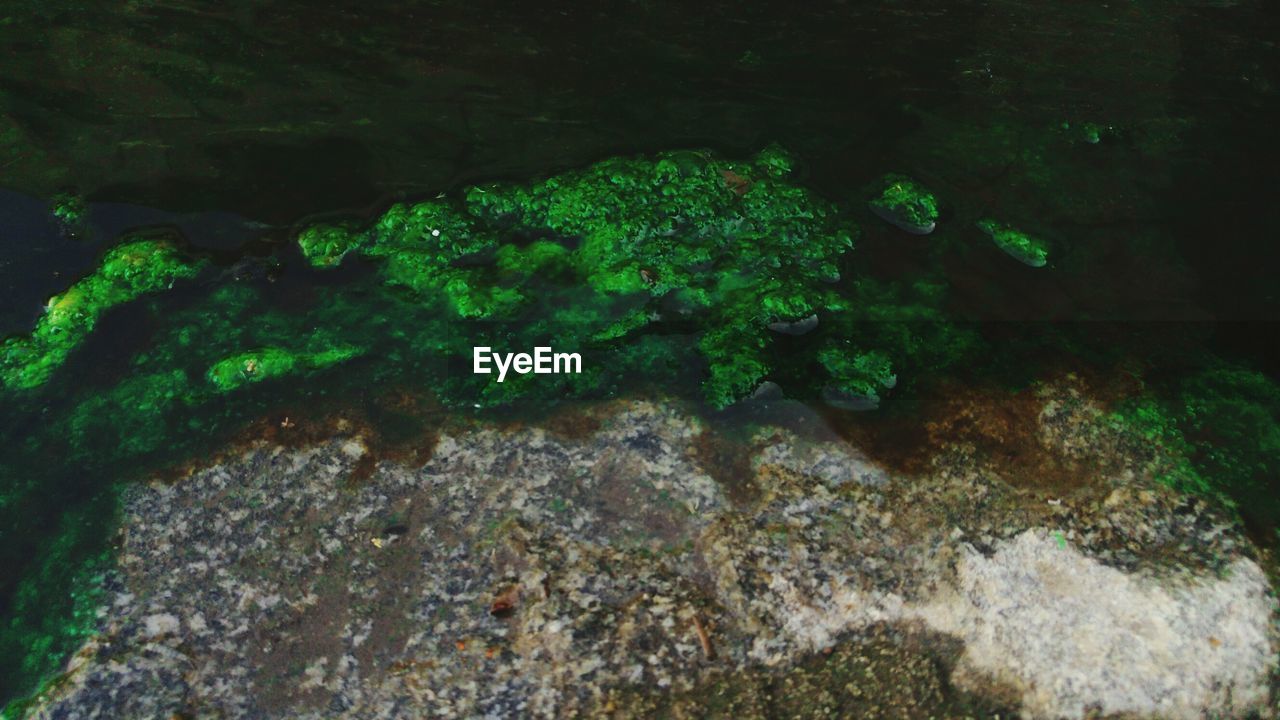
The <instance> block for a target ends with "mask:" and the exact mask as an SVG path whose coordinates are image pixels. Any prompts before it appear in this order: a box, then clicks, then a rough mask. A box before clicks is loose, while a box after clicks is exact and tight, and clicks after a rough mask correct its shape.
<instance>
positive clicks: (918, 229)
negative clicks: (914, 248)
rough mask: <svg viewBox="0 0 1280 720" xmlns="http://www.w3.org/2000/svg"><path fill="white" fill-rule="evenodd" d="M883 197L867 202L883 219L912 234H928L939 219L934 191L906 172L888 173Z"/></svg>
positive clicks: (872, 210)
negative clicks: (905, 173) (908, 175)
mask: <svg viewBox="0 0 1280 720" xmlns="http://www.w3.org/2000/svg"><path fill="white" fill-rule="evenodd" d="M883 182H884V184H885V188H884V190H883V191H882V192H881V193H880V196H879V197H877V198H876V199H874V200H872V201H870V202H868V203H867V206H868V207H870V208H871V212H873V213H875V214H876V215H877V216H878V217H879V218H880V219H882V220H884V221H886V222H888V223H890V224H892V225H893V226H894V227H897V228H898V229H900V230H905V231H907V232H909V233H911V234H912V235H928V234H929V233H931V232H933V229H934V227H936V225H937V222H938V201H937V199H936V198H934V196H933V193H931V192H929V191H928V190H926V189H925V188H924V187H923V186H921V185H920V184H919V183H917V182H915V181H914V180H912V179H911V178H908V177H906V176H905V175H886V176H885V177H884V180H883Z"/></svg>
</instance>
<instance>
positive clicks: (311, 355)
mask: <svg viewBox="0 0 1280 720" xmlns="http://www.w3.org/2000/svg"><path fill="white" fill-rule="evenodd" d="M359 354H360V349H359V348H356V347H349V346H337V347H331V348H328V349H326V350H321V351H319V352H291V351H289V350H285V349H283V348H278V347H268V348H259V349H256V350H250V351H247V352H242V353H238V354H236V355H234V356H232V357H229V358H225V359H223V360H219V361H218V362H217V363H215V364H214V366H213V367H211V368H209V372H208V373H207V374H206V377H207V378H208V379H209V382H211V383H213V385H214V387H216V388H217V389H218V391H219V392H229V391H231V390H235V389H236V388H239V387H241V386H242V385H245V384H247V383H254V382H261V381H263V380H267V379H270V378H276V377H283V376H286V375H291V374H294V373H297V372H301V371H304V370H319V369H322V368H326V367H329V366H331V365H337V364H338V363H342V362H345V361H347V360H350V359H351V358H353V357H356V356H358V355H359Z"/></svg>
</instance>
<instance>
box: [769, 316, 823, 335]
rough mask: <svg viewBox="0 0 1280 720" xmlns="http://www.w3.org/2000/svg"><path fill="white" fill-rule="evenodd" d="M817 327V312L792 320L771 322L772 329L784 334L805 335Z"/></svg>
mask: <svg viewBox="0 0 1280 720" xmlns="http://www.w3.org/2000/svg"><path fill="white" fill-rule="evenodd" d="M817 327H818V316H817V315H816V314H815V315H810V316H809V317H805V318H801V319H799V320H792V321H790V322H783V321H778V322H771V323H769V329H770V330H772V331H774V332H778V333H782V334H784V335H804V334H805V333H808V332H812V331H813V330H814V329H815V328H817Z"/></svg>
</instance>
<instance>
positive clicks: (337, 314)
mask: <svg viewBox="0 0 1280 720" xmlns="http://www.w3.org/2000/svg"><path fill="white" fill-rule="evenodd" d="M792 166H793V161H792V160H791V159H790V157H789V156H788V155H787V154H786V153H785V152H784V151H782V150H781V149H779V148H776V147H769V148H766V149H764V150H763V151H761V152H760V153H758V154H756V155H755V156H753V157H752V158H750V159H747V160H741V161H739V160H731V159H726V158H723V157H721V156H718V155H716V154H714V153H710V152H707V151H678V152H669V153H660V154H657V155H652V156H640V157H629V158H615V159H610V160H606V161H603V162H600V163H597V164H594V165H591V166H589V167H587V168H584V169H582V170H577V171H571V172H566V173H562V174H560V175H556V176H553V177H550V178H546V179H543V180H539V181H535V182H530V183H524V184H518V183H500V184H482V185H477V186H473V187H470V188H467V189H465V190H463V191H462V192H461V193H458V194H456V195H452V196H446V197H441V198H434V199H429V200H425V201H421V202H403V203H397V204H395V205H393V206H392V207H390V208H389V209H387V210H386V212H384V213H383V214H382V215H380V216H379V217H377V218H374V219H372V220H370V221H368V222H365V223H360V222H352V223H326V224H317V225H312V226H309V227H305V228H303V229H302V230H301V231H300V232H298V233H297V235H296V238H294V239H295V240H296V246H294V247H296V250H294V249H292V248H291V249H289V250H287V251H282V252H281V254H284V255H287V254H289V253H293V252H297V253H298V255H297V256H293V257H296V258H298V259H300V260H302V261H303V262H305V264H306V267H305V268H300V269H297V270H296V272H299V273H302V274H303V275H305V276H306V277H308V278H313V279H315V280H316V281H317V282H315V283H314V284H313V286H312V287H310V288H309V289H308V290H307V292H305V293H300V295H299V297H293V296H289V297H284V295H286V294H283V293H273V292H272V290H271V282H272V280H271V279H270V278H259V279H255V280H251V281H247V282H246V281H241V280H238V279H236V278H234V277H231V276H229V275H227V274H225V273H224V274H222V275H218V276H215V274H213V273H208V272H206V270H207V269H208V267H209V263H208V261H207V260H206V259H204V258H202V257H200V256H199V254H198V253H193V252H190V251H188V250H185V249H183V248H182V247H180V245H178V244H176V243H173V242H168V241H165V240H158V239H154V238H126V239H123V240H122V241H121V242H120V243H119V244H117V245H116V246H115V247H114V248H112V249H111V250H110V251H108V252H107V254H106V255H104V258H103V262H102V263H101V265H100V267H99V268H98V269H97V270H95V271H94V272H93V273H91V274H90V275H88V276H86V277H85V278H84V279H82V280H80V281H79V282H77V283H74V284H72V285H70V286H69V288H68V290H66V291H65V292H63V293H61V294H59V295H58V296H55V298H54V299H53V300H52V301H51V302H50V303H49V306H48V307H47V309H46V311H45V313H44V315H43V316H42V317H41V318H40V320H39V321H38V323H37V326H36V330H35V331H34V332H33V333H31V334H30V335H27V336H21V337H15V338H10V339H8V340H6V341H5V342H4V345H3V346H0V400H3V402H4V403H5V407H6V408H7V409H8V410H9V411H10V412H8V413H7V414H6V417H5V418H4V419H3V421H2V422H3V426H2V427H3V430H4V432H5V433H6V435H7V436H8V437H11V438H14V439H15V441H16V442H15V443H14V445H15V447H13V448H11V450H12V452H10V453H8V454H7V456H6V457H5V458H0V471H2V474H3V476H7V477H9V478H11V480H9V481H7V482H6V483H5V485H4V486H3V487H0V500H2V502H0V520H3V525H2V526H3V527H4V528H5V530H4V533H5V538H4V539H5V542H4V550H3V553H4V555H3V558H2V559H3V561H4V562H5V563H6V565H7V566H10V567H14V568H20V570H18V571H16V573H15V575H14V578H13V579H12V580H11V581H8V583H9V584H7V585H5V586H4V588H3V592H4V594H5V597H6V598H13V599H11V600H9V601H8V602H6V603H5V606H4V607H5V614H4V618H3V619H4V625H3V630H0V650H3V653H2V656H3V657H4V658H6V659H5V661H4V665H3V667H0V675H3V676H4V677H6V678H10V679H9V680H6V684H3V685H0V689H2V690H3V691H4V693H7V694H11V695H17V694H20V693H24V692H30V691H31V690H32V689H33V688H34V687H35V686H36V684H37V683H38V682H39V681H40V680H41V679H42V678H46V677H49V676H50V675H51V674H53V673H56V671H57V669H58V668H59V667H60V666H61V663H62V662H63V661H64V659H65V653H66V652H68V651H69V650H70V649H71V648H72V647H73V646H74V645H75V643H76V641H77V640H78V639H79V638H81V637H83V636H84V634H85V633H87V632H90V630H91V628H92V627H93V619H92V618H91V617H89V616H87V615H86V614H85V609H84V608H85V606H86V603H90V601H91V599H92V597H94V596H93V588H94V587H96V584H97V583H98V582H100V579H101V578H102V572H103V567H104V566H103V558H104V555H103V552H104V550H103V549H104V548H105V547H107V545H108V541H109V537H110V532H111V522H110V512H111V511H110V508H112V507H113V506H114V505H113V503H114V501H113V500H112V499H111V498H112V497H113V494H112V493H113V492H114V488H116V487H118V483H119V482H121V481H124V480H128V479H132V478H133V477H136V476H137V474H138V473H140V472H142V471H143V470H145V469H146V468H150V467H161V466H164V465H165V464H166V463H169V462H172V461H174V460H175V459H180V458H185V457H190V456H191V455H192V454H193V453H198V452H207V451H208V450H209V449H210V448H212V447H216V446H217V444H218V443H219V442H221V441H225V439H227V438H229V437H230V436H232V435H233V434H234V433H235V432H237V431H238V430H239V429H242V428H243V427H245V425H246V424H247V423H249V422H251V421H253V420H254V419H256V418H260V417H262V416H263V415H264V414H267V413H271V412H273V411H274V410H275V409H276V408H279V407H282V406H293V407H305V406H307V405H313V404H316V403H319V402H324V401H328V400H331V399H336V398H351V397H358V396H360V395H361V394H362V393H365V392H366V391H367V390H366V389H367V388H370V387H378V388H381V387H420V388H424V389H429V390H428V391H424V394H427V393H428V392H429V394H431V395H432V396H433V397H434V398H436V399H437V400H439V401H440V402H441V403H442V404H443V405H444V406H445V407H447V408H449V409H450V410H451V411H453V412H459V413H470V412H474V411H476V410H493V411H497V412H511V411H513V409H514V408H518V407H520V406H528V407H539V408H545V407H552V406H555V405H556V404H558V403H563V402H565V401H568V400H576V399H598V398H608V397H614V396H617V395H619V394H624V393H625V392H627V391H628V390H629V389H632V388H635V387H636V386H637V385H638V384H639V383H664V384H665V385H666V386H667V389H668V391H670V392H673V393H675V394H679V395H685V396H687V397H691V398H696V399H698V400H699V401H700V402H702V403H704V408H705V409H706V410H707V411H709V412H714V411H716V410H720V409H723V408H726V407H730V406H732V405H734V404H735V403H740V402H742V401H743V400H745V399H747V398H749V397H750V396H751V395H752V394H753V393H754V392H756V391H757V389H759V388H761V387H762V385H763V384H764V383H766V382H772V383H775V384H777V385H779V386H780V387H781V389H782V390H783V391H784V392H785V393H786V394H787V395H789V396H792V397H796V398H800V399H802V400H807V401H811V402H814V403H819V402H823V401H824V399H825V401H826V402H828V403H829V404H831V405H835V406H836V407H840V408H845V409H854V410H858V409H860V410H866V409H871V408H876V407H879V406H881V405H882V404H888V403H892V402H893V399H894V396H895V395H897V394H902V393H908V394H909V393H910V392H911V388H912V387H916V386H918V384H919V383H921V382H925V381H927V380H929V379H931V378H937V377H942V376H945V375H948V374H955V373H961V374H962V373H965V372H974V368H975V367H976V368H982V367H984V366H987V365H990V366H991V367H992V369H988V370H982V371H981V372H988V373H998V372H1000V370H999V369H998V368H1000V367H1007V366H1010V365H1013V366H1017V365H1019V364H1020V363H1023V362H1029V361H1024V360H1022V359H1021V358H1023V357H1024V356H1023V355H1020V354H1019V353H1020V352H1021V350H1019V347H1018V344H1017V343H1008V342H1002V341H999V340H995V339H993V338H991V337H988V336H987V334H985V333H984V332H982V329H981V328H980V327H977V326H975V324H974V323H972V322H967V321H966V320H965V319H964V318H960V317H956V316H955V315H954V314H953V313H952V312H951V311H950V309H949V306H948V287H947V284H946V281H945V276H944V274H943V273H942V272H941V270H940V269H939V268H937V267H932V268H930V269H929V270H928V271H927V272H924V273H922V274H919V275H917V276H916V277H914V278H913V279H912V281H910V282H903V281H893V280H885V279H882V278H877V277H873V276H870V275H866V274H862V273H859V272H858V264H857V263H856V261H855V260H854V258H855V257H856V250H855V246H856V239H857V237H858V235H859V231H858V228H857V225H856V222H855V218H857V217H859V216H858V215H856V213H855V211H854V208H855V207H856V206H858V205H861V201H857V202H855V201H854V200H853V199H844V200H841V201H836V200H832V199H828V198H823V197H821V196H819V195H817V194H816V193H814V192H813V191H811V190H809V189H808V188H806V187H804V186H802V185H799V184H796V183H794V182H792V180H791V179H790V173H791V170H792ZM933 203H934V200H933V199H932V197H930V206H931V207H932V206H933V205H932V204H933ZM859 209H861V208H859ZM933 212H935V213H936V208H935V210H934V211H933ZM1024 262H1025V260H1024ZM353 263H364V264H366V265H367V268H368V270H367V272H361V273H355V274H354V275H353V276H352V277H350V278H349V279H344V280H343V281H342V282H330V281H327V280H326V279H327V278H331V277H332V276H333V274H334V273H341V272H343V270H341V269H339V268H341V267H342V266H345V265H348V264H353ZM1028 264H1031V263H1028ZM1041 264H1043V263H1041ZM175 298H180V299H181V302H176V301H175ZM811 317H812V318H815V319H816V323H813V324H810V323H809V322H808V318H811ZM124 325H129V326H138V327H142V328H145V332H143V333H142V334H140V335H138V336H137V337H133V336H131V337H132V338H133V341H139V340H140V342H137V343H136V344H133V345H129V346H120V347H117V346H113V345H112V344H111V342H110V340H111V338H110V337H106V338H104V337H102V333H101V332H100V330H101V328H103V327H108V329H110V328H111V327H115V328H119V327H122V326H124ZM771 326H774V327H775V328H776V327H792V326H796V327H800V326H803V327H804V328H805V330H804V332H803V333H801V334H796V335H794V336H793V335H791V334H788V333H786V332H782V331H779V330H777V329H771ZM1036 342H1038V343H1040V344H1041V345H1042V347H1039V348H1037V351H1038V352H1043V351H1044V348H1045V347H1052V348H1056V349H1057V351H1059V352H1060V353H1061V354H1062V355H1064V356H1069V355H1070V354H1071V353H1073V352H1077V351H1078V350H1079V349H1080V347H1081V345H1080V343H1084V344H1085V345H1086V346H1087V343H1088V342H1089V340H1088V339H1087V338H1081V337H1078V336H1071V335H1070V334H1069V333H1059V332H1057V331H1054V332H1050V333H1048V334H1047V335H1046V336H1045V337H1043V338H1040V339H1037V340H1036ZM474 345H490V346H493V347H496V348H502V349H510V350H519V349H525V348H531V347H533V346H534V345H551V346H553V347H555V348H556V349H558V350H559V349H563V350H569V351H579V352H582V353H583V356H584V372H583V373H582V374H581V375H574V376H558V377H555V378H543V377H539V378H537V380H536V381H535V380H534V379H532V378H528V377H524V378H514V379H512V380H509V381H508V382H505V383H502V384H501V385H499V384H496V383H492V382H490V381H489V379H488V378H487V377H484V376H475V375H472V374H470V373H469V372H467V371H466V369H465V363H464V362H463V361H464V360H465V359H466V358H468V357H469V355H470V348H471V347H472V346H474ZM1108 352H1110V353H1112V355H1113V356H1123V355H1124V353H1125V351H1124V349H1123V348H1110V349H1108ZM102 353H105V354H106V355H107V356H109V357H107V358H106V359H108V360H109V362H107V363H106V366H107V367H108V368H110V369H109V370H102V369H100V368H99V365H100V360H102V359H103V358H102V357H100V356H99V355H100V354H102ZM1028 356H1029V355H1028ZM1208 367H1209V369H1208V370H1206V371H1205V372H1203V373H1201V374H1200V375H1197V376H1195V377H1194V378H1192V379H1189V380H1187V383H1188V384H1186V385H1185V386H1184V387H1183V388H1182V389H1181V390H1176V389H1175V390H1168V389H1163V388H1157V390H1159V391H1158V392H1148V393H1146V394H1143V395H1141V396H1140V397H1137V398H1135V399H1134V400H1133V402H1132V403H1131V404H1129V405H1126V406H1125V407H1124V408H1121V409H1119V410H1117V415H1116V420H1117V422H1119V423H1122V424H1126V425H1129V426H1132V427H1133V428H1134V432H1136V433H1143V434H1145V435H1146V436H1147V437H1148V438H1149V439H1150V440H1151V441H1152V442H1153V443H1159V444H1160V445H1161V446H1162V447H1165V448H1166V449H1167V450H1169V452H1170V456H1171V457H1175V458H1180V459H1182V460H1185V463H1186V465H1185V466H1178V467H1174V468H1171V469H1169V470H1168V472H1167V473H1165V476H1166V477H1167V481H1168V482H1169V484H1171V485H1173V486H1174V487H1177V488H1179V489H1181V490H1185V491H1188V492H1193V493H1197V494H1204V495H1210V496H1213V497H1217V498H1219V499H1223V500H1225V501H1227V502H1235V503H1237V504H1238V505H1242V506H1243V509H1245V510H1246V511H1247V512H1250V513H1253V514H1254V515H1256V516H1257V517H1259V518H1261V519H1262V520H1263V522H1264V523H1271V524H1272V526H1274V524H1275V523H1276V521H1277V520H1278V519H1280V504H1277V503H1276V501H1275V500H1274V499H1272V498H1270V497H1269V496H1268V494H1267V493H1266V492H1265V488H1266V485H1265V477H1266V476H1267V473H1270V472H1272V471H1273V470H1274V465H1273V464H1272V460H1270V459H1269V458H1270V457H1271V454H1274V450H1275V447H1276V443H1275V442H1274V441H1275V435H1276V428H1277V427H1278V426H1277V419H1278V418H1280V402H1277V401H1276V399H1275V397H1274V395H1275V392H1276V385H1275V383H1274V382H1273V381H1272V380H1270V379H1268V378H1266V377H1264V376H1262V375H1260V374H1258V373H1254V372H1252V371H1250V370H1248V369H1247V368H1243V367H1239V366H1235V365H1231V364H1229V363H1225V362H1220V361H1213V363H1210V364H1209V366H1208ZM1014 374H1015V375H1019V376H1028V377H1033V376H1034V375H1035V369H1034V367H1020V368H1018V370H1017V372H1016V373H1014ZM79 377H89V378H91V381H90V382H88V383H87V384H82V383H79V382H76V378H79ZM285 420H288V418H285ZM1257 438H1261V439H1262V442H1261V444H1257V443H1255V439H1257ZM50 457H52V458H59V461H58V462H55V463H48V462H46V461H44V460H43V458H50ZM126 468H127V469H128V470H129V471H128V472H124V471H123V470H122V469H126ZM86 497H90V498H94V499H93V500H85V498H86ZM51 517H56V518H64V521H63V523H62V524H56V525H53V526H50V525H49V524H48V523H47V522H46V520H47V519H48V518H51ZM50 527H53V528H54V529H50ZM86 598H88V600H86ZM90 604H91V603H90ZM15 707H16V706H15Z"/></svg>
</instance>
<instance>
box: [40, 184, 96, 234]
mask: <svg viewBox="0 0 1280 720" xmlns="http://www.w3.org/2000/svg"><path fill="white" fill-rule="evenodd" d="M49 212H50V214H51V215H53V217H54V219H55V220H57V221H58V223H59V224H60V225H61V226H62V228H63V231H64V232H65V233H67V234H68V235H70V236H71V237H78V236H80V235H81V234H83V232H84V229H85V223H86V222H87V218H88V206H87V205H86V204H85V201H84V198H82V197H80V196H79V195H74V194H71V193H60V194H58V195H54V196H53V198H52V199H51V200H50V201H49Z"/></svg>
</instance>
